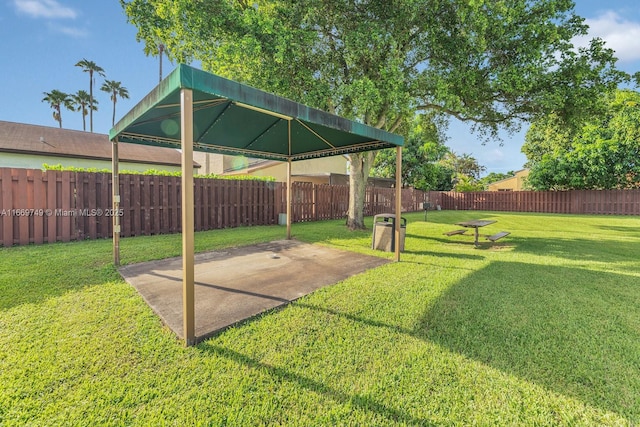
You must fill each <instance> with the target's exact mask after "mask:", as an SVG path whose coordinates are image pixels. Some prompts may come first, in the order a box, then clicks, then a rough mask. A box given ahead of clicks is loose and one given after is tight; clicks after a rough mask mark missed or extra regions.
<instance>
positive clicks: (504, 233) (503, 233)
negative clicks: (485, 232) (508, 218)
mask: <svg viewBox="0 0 640 427" xmlns="http://www.w3.org/2000/svg"><path fill="white" fill-rule="evenodd" d="M509 234H511V233H510V232H508V231H501V232H499V233H496V234H492V235H491V236H487V240H491V241H492V242H495V241H496V240H498V239H502V238H503V237H504V236H508V235H509Z"/></svg>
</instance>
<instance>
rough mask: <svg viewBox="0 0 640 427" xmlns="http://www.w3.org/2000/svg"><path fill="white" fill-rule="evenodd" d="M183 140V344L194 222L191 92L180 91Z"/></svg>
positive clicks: (189, 330)
mask: <svg viewBox="0 0 640 427" xmlns="http://www.w3.org/2000/svg"><path fill="white" fill-rule="evenodd" d="M180 129H181V139H182V141H181V142H182V183H181V186H182V319H183V331H184V344H185V346H187V347H188V346H192V345H194V344H195V298H194V294H195V292H194V287H195V285H194V247H195V244H194V223H193V92H192V91H191V90H190V89H182V90H181V92H180Z"/></svg>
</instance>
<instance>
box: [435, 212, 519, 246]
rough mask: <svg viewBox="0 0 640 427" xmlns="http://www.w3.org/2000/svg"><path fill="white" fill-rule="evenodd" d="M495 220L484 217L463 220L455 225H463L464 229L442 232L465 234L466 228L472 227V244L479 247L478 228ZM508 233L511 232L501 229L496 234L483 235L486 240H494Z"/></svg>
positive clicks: (452, 234) (449, 234) (451, 234)
mask: <svg viewBox="0 0 640 427" xmlns="http://www.w3.org/2000/svg"><path fill="white" fill-rule="evenodd" d="M495 222H496V221H494V220H486V219H474V220H471V221H463V222H457V223H456V225H460V226H462V227H465V228H464V229H460V230H453V231H447V232H446V233H444V234H445V235H447V236H454V235H456V234H465V233H466V232H467V230H468V229H469V228H473V229H474V233H473V234H474V242H473V243H474V245H475V247H476V248H477V247H479V243H478V237H479V236H480V234H479V233H478V229H479V228H480V227H486V226H487V225H491V224H495ZM509 234H511V233H510V232H508V231H501V232H499V233H496V234H492V235H489V236H485V237H486V239H487V240H490V241H492V242H495V241H496V240H499V239H502V238H503V237H504V236H508V235H509Z"/></svg>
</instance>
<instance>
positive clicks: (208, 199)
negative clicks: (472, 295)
mask: <svg viewBox="0 0 640 427" xmlns="http://www.w3.org/2000/svg"><path fill="white" fill-rule="evenodd" d="M180 184H181V183H180V178H179V177H173V176H156V175H120V195H121V196H120V199H121V202H120V209H119V210H118V211H117V212H114V211H113V209H112V189H111V174H108V173H89V172H68V171H65V172H62V171H44V172H43V171H41V170H38V169H11V168H1V169H0V189H1V191H2V195H1V197H0V243H1V244H2V245H3V246H12V245H16V244H18V245H26V244H29V243H36V244H38V243H45V242H47V243H51V242H56V241H62V242H67V241H70V240H82V239H99V238H108V237H111V236H112V231H113V229H112V227H113V226H112V221H113V216H114V215H120V216H121V222H120V223H121V237H130V236H140V235H151V234H170V233H178V232H180V231H181V215H182V214H181V211H180V209H181V206H180V204H181V193H180ZM423 197H424V193H422V192H420V191H416V190H402V206H403V210H404V211H412V210H419V209H421V208H422V200H423ZM348 201H349V187H348V186H330V185H313V184H310V183H294V184H293V187H292V215H291V220H292V221H293V222H302V221H318V220H326V219H340V218H344V217H345V216H346V213H347V208H348ZM394 203H395V190H394V189H392V188H373V187H369V188H367V192H366V200H365V215H374V214H377V213H382V212H393V211H394ZM194 205H195V206H194V223H195V229H196V231H204V230H211V229H219V228H229V227H238V226H249V225H271V224H277V223H278V219H279V214H280V213H284V212H286V185H285V184H283V183H278V182H264V181H236V180H217V179H207V178H195V179H194Z"/></svg>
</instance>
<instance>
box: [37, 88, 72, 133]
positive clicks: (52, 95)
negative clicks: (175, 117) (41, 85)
mask: <svg viewBox="0 0 640 427" xmlns="http://www.w3.org/2000/svg"><path fill="white" fill-rule="evenodd" d="M43 93H44V95H45V96H44V98H42V102H48V103H49V105H50V106H51V108H53V119H54V120H55V121H56V122H58V123H59V124H60V128H62V107H63V106H64V107H65V108H67V109H69V110H73V104H72V103H71V98H70V97H69V95H68V94H66V93H64V92H62V91H59V90H57V89H54V90H52V91H51V92H43Z"/></svg>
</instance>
